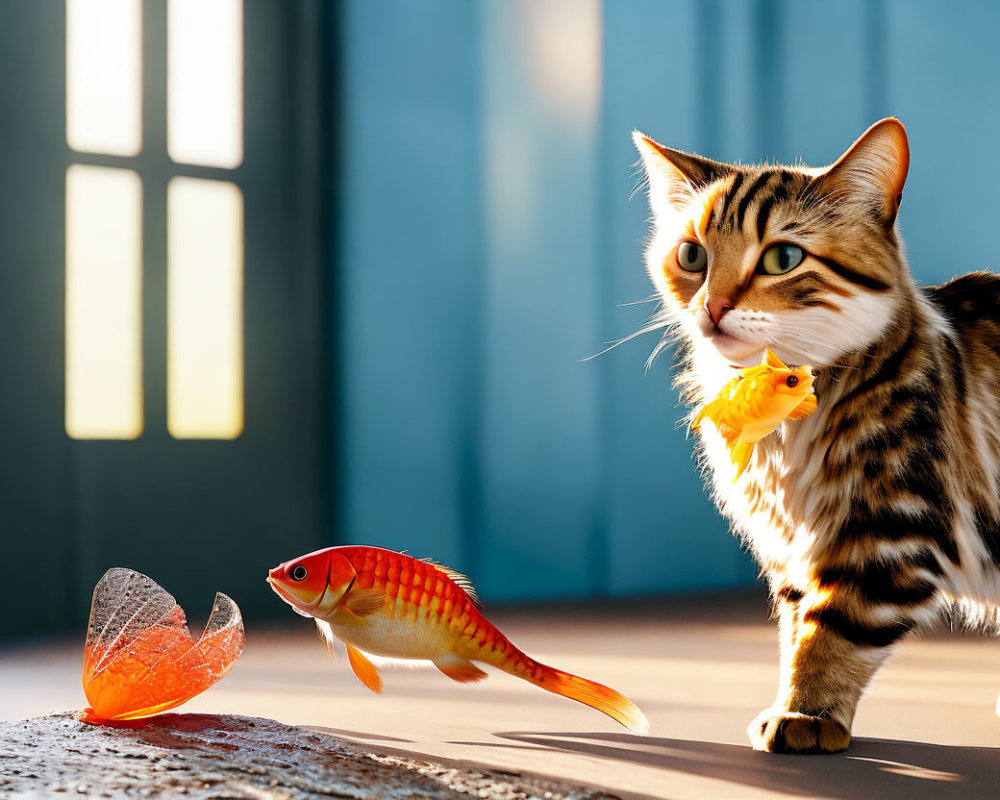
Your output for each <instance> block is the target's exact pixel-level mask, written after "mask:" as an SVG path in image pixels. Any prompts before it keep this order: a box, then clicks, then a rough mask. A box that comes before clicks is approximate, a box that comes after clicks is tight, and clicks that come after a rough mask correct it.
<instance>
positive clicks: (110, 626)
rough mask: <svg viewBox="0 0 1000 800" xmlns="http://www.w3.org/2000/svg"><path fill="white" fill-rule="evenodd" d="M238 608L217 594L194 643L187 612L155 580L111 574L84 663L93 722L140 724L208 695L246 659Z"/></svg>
mask: <svg viewBox="0 0 1000 800" xmlns="http://www.w3.org/2000/svg"><path fill="white" fill-rule="evenodd" d="M245 642H246V635H245V633H244V630H243V619H242V617H241V615H240V610H239V607H238V606H237V605H236V603H234V602H233V601H232V600H231V599H230V598H229V597H227V596H226V595H224V594H221V593H217V594H216V595H215V604H214V605H213V607H212V613H211V615H210V617H209V620H208V624H207V625H206V626H205V631H204V632H203V633H202V635H201V638H200V639H199V640H198V641H197V642H195V641H194V640H193V639H192V638H191V634H190V632H189V631H188V627H187V620H186V619H185V616H184V611H183V609H182V608H181V607H180V606H179V605H177V602H176V601H175V600H174V598H173V597H172V596H171V595H170V594H169V593H168V592H167V591H166V590H165V589H163V587H161V586H160V585H159V584H157V583H156V582H155V581H154V580H152V578H149V577H148V576H146V575H143V574H142V573H141V572H135V571H134V570H131V569H124V568H121V567H116V568H115V569H111V570H108V571H107V572H106V573H105V574H104V577H102V578H101V580H100V581H98V583H97V586H96V587H95V588H94V599H93V602H92V604H91V607H90V624H89V626H88V630H87V643H86V646H85V650H84V659H83V690H84V693H85V694H86V696H87V701H88V702H89V703H90V706H91V707H90V708H89V709H87V710H86V712H84V719H86V720H88V721H100V720H129V719H139V718H141V717H148V716H151V715H153V714H157V713H159V712H161V711H166V710H168V709H171V708H175V707H177V706H179V705H180V704H181V703H185V702H187V701H188V700H190V699H191V698H192V697H195V696H196V695H198V694H201V693H202V692H203V691H205V690H206V689H207V688H208V687H210V686H211V685H212V684H214V683H216V682H217V681H219V680H220V679H222V678H223V677H225V676H226V675H227V674H228V673H229V671H230V670H231V669H232V668H233V665H234V664H235V663H236V659H238V658H239V657H240V655H241V654H242V652H243V646H244V644H245Z"/></svg>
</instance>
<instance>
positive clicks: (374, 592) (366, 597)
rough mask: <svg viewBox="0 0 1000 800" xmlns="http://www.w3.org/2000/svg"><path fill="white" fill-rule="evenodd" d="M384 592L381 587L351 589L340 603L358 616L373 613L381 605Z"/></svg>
mask: <svg viewBox="0 0 1000 800" xmlns="http://www.w3.org/2000/svg"><path fill="white" fill-rule="evenodd" d="M384 600H385V592H384V591H383V590H382V589H352V590H351V591H349V592H348V593H347V596H346V597H344V599H343V600H342V601H341V603H340V604H341V605H342V606H343V607H344V608H346V609H347V610H348V611H350V612H351V613H352V614H356V615H357V616H359V617H367V616H368V615H369V614H374V613H375V612H376V611H378V610H379V608H381V606H382V602H383V601H384Z"/></svg>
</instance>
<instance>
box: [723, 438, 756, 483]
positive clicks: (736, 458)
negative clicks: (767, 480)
mask: <svg viewBox="0 0 1000 800" xmlns="http://www.w3.org/2000/svg"><path fill="white" fill-rule="evenodd" d="M753 447H754V442H736V443H735V444H733V446H732V448H731V449H730V451H729V455H730V457H731V458H732V460H733V463H734V464H735V465H736V477H734V478H733V483H735V482H736V480H737V479H738V478H739V477H740V475H742V474H743V473H744V472H745V471H746V468H747V465H748V464H749V463H750V456H752V455H753Z"/></svg>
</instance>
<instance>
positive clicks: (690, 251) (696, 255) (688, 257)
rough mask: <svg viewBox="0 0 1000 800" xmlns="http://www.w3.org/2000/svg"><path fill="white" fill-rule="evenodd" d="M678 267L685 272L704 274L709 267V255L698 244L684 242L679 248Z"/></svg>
mask: <svg viewBox="0 0 1000 800" xmlns="http://www.w3.org/2000/svg"><path fill="white" fill-rule="evenodd" d="M677 266H678V267H680V268H681V269H682V270H684V271H685V272H702V271H703V270H704V269H705V267H706V266H708V253H706V252H705V248H704V247H702V246H701V245H700V244H698V243H697V242H682V243H681V246H680V247H678V248H677Z"/></svg>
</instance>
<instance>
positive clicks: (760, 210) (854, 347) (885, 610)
mask: <svg viewBox="0 0 1000 800" xmlns="http://www.w3.org/2000/svg"><path fill="white" fill-rule="evenodd" d="M634 138H635V143H636V146H637V147H638V149H639V151H640V153H641V154H642V160H643V163H644V166H645V171H646V175H647V177H648V180H649V198H650V205H651V207H652V210H653V231H652V237H651V241H650V245H649V248H648V251H647V253H646V262H647V268H648V271H649V275H650V277H651V279H652V281H653V283H654V284H655V285H656V288H657V289H658V291H659V293H660V294H661V295H662V301H663V306H664V309H665V313H666V314H667V315H668V316H669V320H670V323H671V325H672V328H673V329H674V330H676V331H679V333H680V338H681V340H682V341H683V342H684V343H685V345H686V346H685V347H684V348H683V351H684V353H683V373H682V375H681V377H680V383H681V385H682V386H683V387H684V388H685V392H686V399H687V400H688V401H690V402H691V403H692V404H699V403H701V402H703V401H705V400H707V399H711V398H712V397H714V396H715V395H716V393H717V392H718V391H719V389H720V388H721V387H722V386H723V384H725V383H726V382H727V381H728V380H729V379H730V378H731V377H732V376H733V369H734V367H736V366H749V365H751V364H754V363H756V362H758V361H759V360H760V357H761V353H762V351H763V349H764V348H765V347H769V348H771V350H773V351H774V352H775V353H776V354H777V355H778V356H779V357H780V358H781V359H782V360H783V361H785V362H786V363H787V364H795V365H810V366H813V367H815V368H818V369H819V376H818V377H817V379H816V384H815V386H816V394H817V395H818V398H819V403H818V407H817V409H816V411H815V413H814V414H813V415H812V416H810V417H809V418H807V419H805V420H803V421H800V422H789V423H785V424H784V425H783V426H782V427H781V428H780V429H779V430H778V431H775V432H774V433H773V434H770V435H769V436H767V437H766V438H765V439H763V440H762V441H761V442H760V443H759V445H758V446H757V448H756V450H755V452H754V454H753V458H752V460H751V463H750V467H749V469H748V470H747V471H746V472H745V473H744V474H743V476H742V477H740V478H739V479H738V480H737V481H736V482H735V483H734V482H733V476H734V472H733V470H734V467H733V465H732V463H731V460H730V458H729V455H728V452H727V450H726V448H725V446H724V444H723V442H722V440H721V438H720V437H719V436H718V434H717V433H716V432H715V431H714V429H713V428H712V426H711V425H704V426H702V427H701V430H700V431H699V433H698V437H699V440H700V447H701V452H702V454H703V457H704V461H705V463H706V464H707V466H708V467H709V468H710V469H709V471H710V473H711V480H712V484H713V487H714V494H715V497H716V500H717V502H718V505H719V507H720V508H721V510H722V512H723V513H724V515H725V516H726V517H728V519H729V520H730V521H731V522H732V525H733V527H734V528H735V529H736V531H738V533H739V534H740V535H741V536H742V537H743V538H744V540H745V542H746V544H747V545H748V547H749V548H750V550H751V551H752V552H753V554H754V556H755V557H756V558H757V560H758V561H759V563H760V566H761V568H762V571H763V572H764V574H765V575H766V577H767V579H768V582H769V585H770V589H771V593H772V596H773V600H774V604H775V613H776V616H777V617H778V620H779V627H780V637H779V638H780V642H781V657H780V682H779V687H778V694H777V697H776V699H775V701H774V704H773V705H772V706H771V707H770V708H768V709H766V710H765V711H763V712H761V714H760V715H759V716H758V717H757V718H756V719H755V720H754V721H753V722H752V723H751V725H750V727H749V729H748V732H749V735H750V739H751V741H752V743H753V746H754V748H756V749H758V750H766V751H771V752H835V751H838V750H843V749H844V748H846V747H847V746H848V744H849V742H850V735H851V734H850V732H851V724H852V721H853V719H854V714H855V710H856V708H857V704H858V701H859V699H860V697H861V694H862V692H863V691H864V689H865V686H866V685H867V684H868V682H869V680H870V679H871V677H872V675H873V674H874V672H875V671H876V670H877V669H878V668H879V666H880V665H881V664H882V662H883V661H884V660H885V658H886V656H887V655H888V654H889V651H890V650H891V649H892V647H893V646H894V645H896V644H897V643H898V642H899V641H900V640H901V639H902V638H903V637H904V636H906V634H907V633H908V632H909V631H911V630H913V629H914V628H917V627H919V626H922V625H925V624H927V623H930V622H931V621H933V620H934V619H936V618H938V617H939V616H940V615H941V614H942V613H944V612H945V611H947V610H949V609H957V610H959V611H961V612H963V613H964V614H965V615H966V616H967V617H968V618H971V619H972V620H973V621H975V622H979V623H982V622H987V621H993V622H995V621H996V620H997V617H996V613H995V610H996V609H997V607H998V605H997V604H998V603H1000V491H998V481H1000V276H998V275H994V274H990V273H985V272H974V273H971V274H968V275H964V276H962V277H960V278H957V279H955V280H953V281H951V282H950V283H947V284H944V285H943V286H935V287H921V286H917V285H916V284H915V283H914V281H913V278H912V277H911V276H910V272H909V269H908V267H907V263H906V258H905V255H904V253H903V245H902V242H901V241H900V238H899V235H898V234H897V232H896V230H895V221H896V214H897V212H898V210H899V204H900V200H901V198H902V191H903V184H904V182H905V180H906V173H907V169H908V166H909V147H908V144H907V138H906V131H905V129H904V128H903V126H902V124H901V123H900V122H899V121H898V120H895V119H885V120H882V121H881V122H878V123H876V124H875V125H873V126H872V127H871V128H869V129H868V130H867V131H866V132H865V133H864V134H863V135H862V136H861V138H860V139H858V140H857V141H856V142H855V143H854V144H853V145H852V146H851V148H850V149H849V150H848V151H847V152H846V153H845V154H844V155H843V156H841V157H840V159H839V160H838V161H837V162H836V163H835V164H833V166H831V167H828V168H825V169H808V168H804V167H781V166H733V165H729V164H722V163H718V162H715V161H710V160H708V159H705V158H701V157H699V156H695V155H691V154H688V153H683V152H680V151H677V150H672V149H670V148H667V147H663V146H662V145H659V144H657V143H656V142H654V141H652V140H651V139H649V138H647V137H646V136H643V135H642V134H640V133H636V134H635V137H634Z"/></svg>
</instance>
